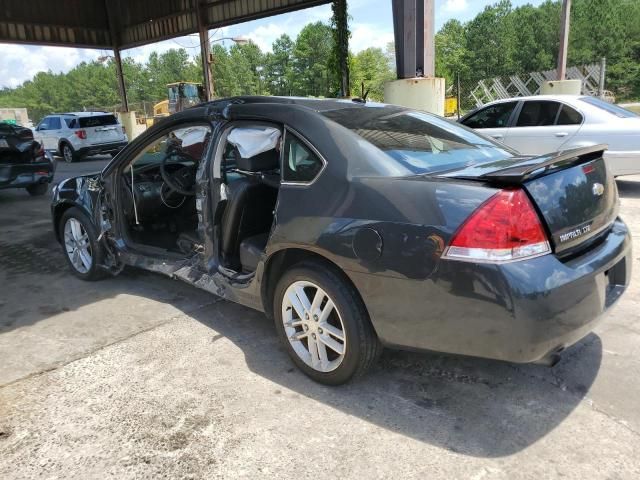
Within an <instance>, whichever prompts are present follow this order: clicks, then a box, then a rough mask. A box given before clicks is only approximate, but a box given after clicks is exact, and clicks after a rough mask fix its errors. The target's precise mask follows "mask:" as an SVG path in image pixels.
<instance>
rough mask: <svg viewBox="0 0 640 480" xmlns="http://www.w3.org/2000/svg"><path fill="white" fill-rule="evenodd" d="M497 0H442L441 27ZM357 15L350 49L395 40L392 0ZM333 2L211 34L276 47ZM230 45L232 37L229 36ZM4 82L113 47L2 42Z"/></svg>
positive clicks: (137, 55)
mask: <svg viewBox="0 0 640 480" xmlns="http://www.w3.org/2000/svg"><path fill="white" fill-rule="evenodd" d="M496 1H497V0H436V7H435V15H436V30H438V29H439V28H440V27H441V26H442V25H443V24H444V23H445V22H446V21H447V20H450V19H452V18H457V19H458V20H460V21H461V22H466V21H468V20H471V19H472V18H473V17H475V16H476V15H477V14H478V13H479V12H480V11H482V10H483V9H484V7H486V6H487V5H490V4H493V3H496ZM542 1H543V0H511V3H512V4H513V6H514V7H515V6H519V5H524V4H526V3H530V4H532V5H539V4H541V3H542ZM348 8H349V14H350V16H351V21H350V24H349V27H350V29H351V40H350V49H351V50H352V51H353V52H356V53H357V52H359V51H361V50H364V49H366V48H368V47H381V48H384V47H385V46H386V45H387V44H388V43H389V42H391V41H393V20H392V15H391V0H348ZM330 17H331V7H330V6H329V5H322V6H319V7H314V8H308V9H305V10H299V11H297V12H292V13H286V14H283V15H277V16H274V17H269V18H264V19H261V20H254V21H252V22H245V23H241V24H237V25H233V26H231V27H225V28H221V29H218V30H212V31H211V32H210V37H212V40H213V41H215V39H217V38H221V37H234V36H242V37H245V38H247V39H250V40H252V41H253V42H255V43H256V44H257V45H258V46H259V47H260V48H261V49H262V51H271V44H272V43H273V41H274V40H275V39H276V38H278V37H279V36H280V35H282V34H283V33H287V34H288V35H289V36H290V37H292V38H294V39H295V37H296V35H297V34H298V32H300V30H301V29H302V28H303V27H304V26H305V25H306V24H307V23H310V22H316V21H318V20H320V21H322V22H328V21H329V19H330ZM226 43H227V45H229V44H230V43H229V41H226ZM180 47H183V48H186V50H187V51H188V52H190V53H192V55H196V54H197V53H199V45H198V36H197V35H195V36H186V37H179V38H175V39H172V40H167V41H164V42H159V43H155V44H153V45H146V46H144V47H140V48H132V49H130V50H124V51H123V52H122V54H123V56H124V57H132V58H133V59H134V60H136V61H137V62H145V61H146V59H147V58H148V57H149V54H150V53H151V52H153V51H157V52H159V53H160V52H164V51H166V50H169V49H171V48H180ZM0 52H2V54H1V55H0V88H1V87H16V86H18V85H20V84H21V83H22V82H24V81H25V80H29V79H30V78H32V77H33V76H34V75H35V74H36V73H38V72H40V71H48V70H51V71H52V72H55V73H59V72H68V71H69V70H71V69H72V68H73V67H75V66H76V65H78V64H79V63H80V62H83V61H87V62H89V61H92V60H95V59H97V58H98V57H99V56H101V55H105V54H110V53H111V52H110V51H107V50H89V49H79V48H68V47H38V46H28V45H14V44H4V43H0Z"/></svg>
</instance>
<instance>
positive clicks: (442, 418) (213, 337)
mask: <svg viewBox="0 0 640 480" xmlns="http://www.w3.org/2000/svg"><path fill="white" fill-rule="evenodd" d="M105 163H106V160H105V159H100V158H91V159H89V160H86V161H83V162H79V163H77V164H72V165H67V164H64V163H61V164H59V169H58V171H57V177H58V179H60V178H64V177H66V176H70V175H75V174H77V173H79V172H91V171H95V170H99V169H101V168H102V166H103V165H104V164H105ZM618 186H619V190H620V193H621V196H622V215H623V217H624V218H625V220H626V221H627V223H628V224H629V225H630V227H631V229H632V231H633V234H634V237H635V239H636V243H637V242H638V241H640V240H639V239H640V176H639V177H626V178H624V179H621V180H620V181H619V182H618ZM48 201H49V199H48V197H45V198H31V197H29V196H28V195H27V194H26V192H23V191H1V192H0V226H1V227H2V228H1V231H0V285H2V289H1V293H0V355H1V358H2V362H0V478H3V479H5V478H6V479H14V478H81V479H88V478H106V477H114V478H157V477H167V478H263V477H270V478H284V477H293V476H295V477H297V478H317V477H319V476H321V475H322V476H331V477H338V478H429V479H438V478H442V479H452V478H469V479H494V478H495V479H503V478H504V479H510V480H511V479H525V478H527V479H528V478H531V479H540V478H556V477H564V478H569V479H574V478H575V479H584V478H589V479H593V478H603V479H604V478H607V479H637V478H640V408H639V407H640V403H639V402H640V401H639V400H638V399H639V398H640V376H638V375H637V373H638V372H639V371H640V324H639V320H640V313H639V312H640V308H639V307H640V306H639V301H640V279H639V278H638V275H639V274H640V273H639V272H640V265H638V263H639V262H638V254H637V253H636V254H635V255H634V268H635V270H634V281H633V284H632V286H631V287H630V289H629V290H628V292H627V294H626V295H625V297H624V298H623V299H622V300H621V301H620V302H619V304H618V305H616V306H615V308H614V309H613V310H612V311H611V312H610V314H609V315H608V317H607V319H606V321H605V322H603V323H602V324H601V326H600V327H599V328H598V329H597V330H596V331H595V332H594V333H592V334H590V335H589V336H587V337H586V338H585V339H584V340H583V341H581V342H580V343H579V344H577V345H575V346H574V347H572V348H571V349H569V350H568V351H567V352H566V353H565V355H564V359H563V360H562V362H561V363H560V364H559V365H557V366H556V367H554V368H553V369H549V368H546V367H542V366H535V365H513V364H508V363H501V362H494V361H489V360H479V359H471V358H461V357H454V356H449V355H438V354H416V353H402V352H386V353H385V354H384V355H383V358H382V359H381V361H380V362H379V364H378V365H377V367H376V369H375V370H374V371H373V372H371V373H370V374H369V375H368V376H367V377H365V378H364V379H362V380H360V381H358V382H355V383H352V384H349V385H347V386H344V387H340V388H329V387H324V386H321V385H317V384H315V383H313V382H311V381H310V380H308V379H307V378H306V377H304V376H303V375H302V374H300V373H299V372H298V371H297V370H296V369H294V368H293V365H292V364H291V362H290V361H289V359H288V358H287V356H286V354H285V353H284V351H283V349H282V348H280V346H279V344H278V342H277V338H276V336H275V332H274V329H273V326H272V325H271V324H270V322H269V321H267V320H266V319H265V317H264V316H263V315H261V314H259V313H257V312H254V311H252V310H249V309H246V308H244V307H241V306H238V305H235V304H232V303H229V302H225V301H222V300H219V299H217V298H216V297H213V296H211V295H209V294H207V293H205V292H202V291H199V290H197V289H195V288H193V287H190V286H188V285H185V284H182V283H180V282H178V281H173V280H170V279H167V278H164V277H160V276H156V275H153V274H149V273H145V272H140V271H136V270H129V269H128V270H126V271H125V272H124V273H123V274H122V275H120V276H119V277H117V278H113V279H108V280H105V281H101V282H97V283H84V282H81V281H79V280H76V279H75V278H74V277H72V276H71V275H70V274H68V273H67V271H66V266H65V264H64V261H63V258H62V254H61V249H60V247H59V246H58V245H57V243H56V242H55V239H54V238H53V234H52V232H51V227H50V221H49V211H48Z"/></svg>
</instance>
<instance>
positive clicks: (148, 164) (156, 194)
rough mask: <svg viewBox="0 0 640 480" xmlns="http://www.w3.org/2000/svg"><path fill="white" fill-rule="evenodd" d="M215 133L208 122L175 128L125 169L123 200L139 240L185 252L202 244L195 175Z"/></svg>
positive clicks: (131, 235)
mask: <svg viewBox="0 0 640 480" xmlns="http://www.w3.org/2000/svg"><path fill="white" fill-rule="evenodd" d="M210 138H211V129H210V127H208V126H200V125H197V126H189V127H183V128H180V129H176V130H173V131H171V132H169V133H168V134H166V135H164V136H162V137H161V138H159V139H157V140H156V141H155V142H153V143H152V144H151V145H148V146H147V147H145V148H144V150H143V151H142V152H140V153H139V154H138V155H137V156H136V158H135V159H134V160H133V161H132V162H131V163H130V164H129V165H128V166H127V167H125V169H124V170H123V171H122V175H121V178H122V182H121V189H122V191H121V197H122V202H121V205H122V208H123V214H124V218H125V221H126V226H127V227H128V234H129V238H130V239H131V240H132V241H133V242H134V243H138V244H142V245H148V246H153V247H157V248H162V249H164V250H167V251H169V252H174V253H182V254H185V255H188V254H190V253H192V252H194V251H197V250H198V249H199V248H201V244H202V242H201V240H200V239H199V237H198V233H197V228H198V214H197V211H196V197H195V195H196V192H195V179H196V172H197V169H198V165H199V164H200V162H201V161H202V159H203V158H204V156H205V155H206V152H207V147H208V144H209V141H210Z"/></svg>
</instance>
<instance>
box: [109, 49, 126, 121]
mask: <svg viewBox="0 0 640 480" xmlns="http://www.w3.org/2000/svg"><path fill="white" fill-rule="evenodd" d="M113 58H114V60H115V64H116V77H117V78H118V90H119V91H120V102H121V104H122V107H121V111H122V112H125V113H126V112H128V111H129V100H127V87H126V86H125V84H124V74H123V73H122V59H121V58H120V49H119V48H117V47H114V48H113Z"/></svg>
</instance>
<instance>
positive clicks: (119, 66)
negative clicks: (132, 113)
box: [104, 0, 129, 112]
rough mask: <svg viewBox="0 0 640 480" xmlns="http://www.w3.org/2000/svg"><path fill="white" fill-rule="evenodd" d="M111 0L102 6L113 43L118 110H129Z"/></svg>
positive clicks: (116, 19) (116, 26)
mask: <svg viewBox="0 0 640 480" xmlns="http://www.w3.org/2000/svg"><path fill="white" fill-rule="evenodd" d="M112 3H113V2H112V0H105V1H104V8H105V10H106V12H107V20H108V22H109V33H110V36H111V44H112V45H113V59H114V63H115V64H116V77H117V79H118V90H119V91H120V102H121V107H120V111H122V112H128V111H129V101H128V100H127V87H126V86H125V83H124V75H123V73H122V58H120V38H119V37H118V25H117V23H116V22H117V21H118V18H117V16H116V12H115V9H114V8H113V5H112Z"/></svg>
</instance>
